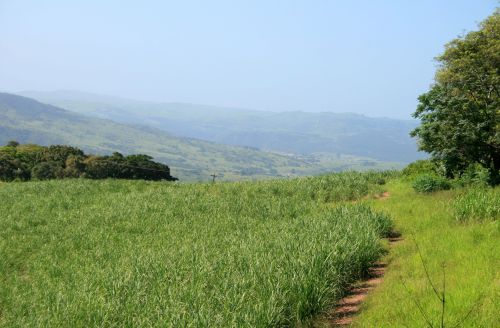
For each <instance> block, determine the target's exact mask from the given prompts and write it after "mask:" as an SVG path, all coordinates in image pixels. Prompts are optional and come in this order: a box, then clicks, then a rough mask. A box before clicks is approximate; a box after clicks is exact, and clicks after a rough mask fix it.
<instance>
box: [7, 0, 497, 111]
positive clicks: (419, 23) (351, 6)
mask: <svg viewBox="0 0 500 328" xmlns="http://www.w3.org/2000/svg"><path fill="white" fill-rule="evenodd" d="M497 3H498V2H497V1H496V0H468V1H465V0H423V1H422V0H420V1H414V0H385V1H382V0H379V1H377V0H366V1H348V0H344V1H336V0H302V1H294V0H281V1H280V0H226V1H222V0H221V1H220V0H210V1H208V0H204V1H201V0H200V1H191V0H177V1H149V0H142V1H123V0H121V1H111V0H85V1H84V0H81V1H76V0H74V1H68V0H64V1H63V0H43V1H36V0H32V1H25V0H10V1H9V0H0V90H4V91H21V90H57V89H73V90H82V91H89V92H96V93H103V94H111V95H118V96H125V97H129V98H136V99H143V100H154V101H176V102H191V103H201V104H211V105H224V106H236V107H245V108H253V109H262V110H278V111H284V110H303V111H336V112H358V113H364V114H367V115H371V116H389V117H409V115H410V113H411V112H412V111H413V110H414V108H415V105H416V97H417V96H418V95H419V94H420V93H422V92H424V91H425V90H426V89H427V87H428V86H429V84H430V83H431V82H432V78H433V75H434V69H435V64H434V62H433V57H434V56H436V55H437V54H439V53H440V52H441V51H442V50H443V45H444V43H446V42H447V41H449V40H450V39H452V38H454V37H456V36H457V35H459V34H461V33H463V32H464V31H468V30H471V29H475V28H476V26H477V23H478V22H479V21H481V20H483V19H484V18H485V17H486V16H488V15H489V14H491V13H492V12H493V10H494V8H495V6H496V5H497Z"/></svg>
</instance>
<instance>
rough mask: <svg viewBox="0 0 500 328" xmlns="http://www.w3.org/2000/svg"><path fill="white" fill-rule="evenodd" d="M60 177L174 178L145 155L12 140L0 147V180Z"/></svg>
mask: <svg viewBox="0 0 500 328" xmlns="http://www.w3.org/2000/svg"><path fill="white" fill-rule="evenodd" d="M63 178H89V179H106V178H116V179H143V180H167V181H173V180H177V179H176V178H174V177H172V176H171V175H170V168H169V167H168V166H167V165H165V164H162V163H157V162H154V161H153V158H152V157H150V156H147V155H128V156H124V155H122V154H120V153H113V155H111V156H95V155H86V154H85V153H84V152H83V151H82V150H80V149H78V148H75V147H71V146H66V145H55V146H49V147H43V146H39V145H32V144H26V145H20V144H19V143H17V142H16V143H14V142H12V141H11V142H9V144H7V145H6V146H4V147H0V181H13V180H21V181H26V180H30V179H36V180H48V179H63Z"/></svg>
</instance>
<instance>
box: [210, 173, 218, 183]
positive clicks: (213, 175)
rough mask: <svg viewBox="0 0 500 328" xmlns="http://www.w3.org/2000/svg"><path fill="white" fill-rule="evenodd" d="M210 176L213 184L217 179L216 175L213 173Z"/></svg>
mask: <svg viewBox="0 0 500 328" xmlns="http://www.w3.org/2000/svg"><path fill="white" fill-rule="evenodd" d="M210 176H211V177H212V183H215V178H217V175H216V174H215V173H214V174H211V175H210Z"/></svg>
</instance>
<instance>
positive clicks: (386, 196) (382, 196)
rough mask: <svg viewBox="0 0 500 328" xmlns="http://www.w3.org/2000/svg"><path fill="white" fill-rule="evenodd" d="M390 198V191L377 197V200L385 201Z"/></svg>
mask: <svg viewBox="0 0 500 328" xmlns="http://www.w3.org/2000/svg"><path fill="white" fill-rule="evenodd" d="M389 197H391V194H390V193H389V192H388V191H384V192H383V193H381V194H380V195H378V196H376V197H375V198H377V199H378V200H384V199H387V198H389Z"/></svg>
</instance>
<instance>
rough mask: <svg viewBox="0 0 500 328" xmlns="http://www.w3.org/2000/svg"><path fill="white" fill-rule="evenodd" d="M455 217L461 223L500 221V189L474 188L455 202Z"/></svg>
mask: <svg viewBox="0 0 500 328" xmlns="http://www.w3.org/2000/svg"><path fill="white" fill-rule="evenodd" d="M453 209H454V212H455V217H456V219H457V220H458V221H460V222H466V221H474V220H479V221H481V220H498V219H500V189H499V188H495V189H492V188H479V187H476V188H472V189H468V190H466V191H465V192H464V193H463V194H461V195H459V196H458V197H457V199H456V200H455V201H454V202H453Z"/></svg>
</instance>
